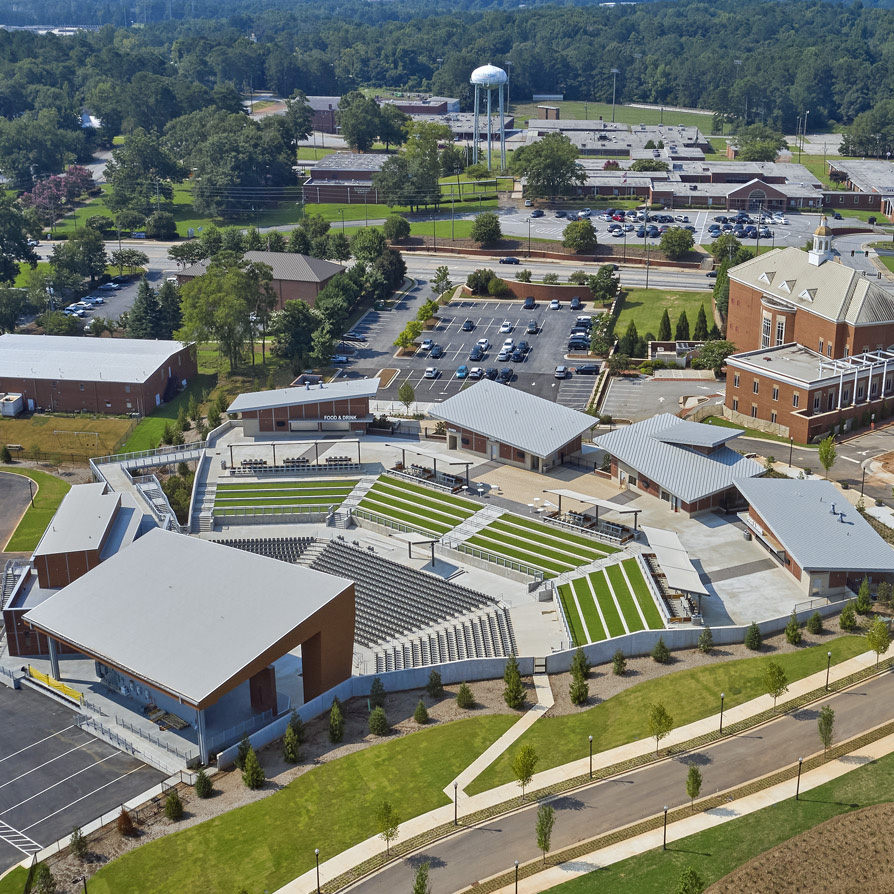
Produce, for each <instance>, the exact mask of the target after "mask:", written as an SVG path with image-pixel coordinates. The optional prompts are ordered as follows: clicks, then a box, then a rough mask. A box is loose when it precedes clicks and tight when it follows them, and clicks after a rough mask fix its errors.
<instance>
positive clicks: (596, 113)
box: [510, 100, 713, 134]
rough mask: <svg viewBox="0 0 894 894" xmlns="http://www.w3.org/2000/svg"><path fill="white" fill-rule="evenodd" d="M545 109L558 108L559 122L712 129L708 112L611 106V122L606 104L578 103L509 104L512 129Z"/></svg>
mask: <svg viewBox="0 0 894 894" xmlns="http://www.w3.org/2000/svg"><path fill="white" fill-rule="evenodd" d="M538 105H548V106H558V107H559V109H560V110H561V116H562V118H563V119H564V118H571V119H576V118H582V119H585V120H586V119H589V120H591V121H592V120H595V119H597V118H602V119H603V120H604V121H612V120H614V121H616V122H620V123H622V124H660V123H662V122H663V123H664V124H673V125H680V124H682V125H683V126H684V127H697V128H698V129H699V130H700V131H701V132H702V133H705V134H706V133H709V132H710V130H711V127H712V123H713V118H712V116H711V113H710V112H707V113H705V114H704V115H698V114H696V113H693V112H672V111H670V110H669V109H665V110H664V112H662V111H661V109H637V108H634V107H633V106H623V105H621V104H620V103H617V104H616V105H615V114H614V118H612V104H611V103H610V102H588V103H585V102H583V101H579V100H573V101H568V102H542V103H533V102H527V103H523V102H519V103H516V102H514V103H512V105H511V107H510V113H511V114H512V115H514V116H515V122H516V125H515V126H516V127H518V126H519V122H520V121H526V120H527V119H528V118H536V117H537V106H538Z"/></svg>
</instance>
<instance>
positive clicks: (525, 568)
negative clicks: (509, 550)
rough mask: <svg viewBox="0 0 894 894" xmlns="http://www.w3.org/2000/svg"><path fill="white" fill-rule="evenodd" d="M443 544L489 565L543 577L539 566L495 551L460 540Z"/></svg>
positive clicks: (538, 578) (536, 577)
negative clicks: (469, 544) (479, 547)
mask: <svg viewBox="0 0 894 894" xmlns="http://www.w3.org/2000/svg"><path fill="white" fill-rule="evenodd" d="M444 546H446V547H447V548H449V549H455V550H456V551H457V552H461V553H466V554H468V555H470V556H474V557H475V558H476V559H481V560H482V561H484V562H490V564H491V565H497V566H498V567H500V568H509V569H510V570H512V571H518V572H520V573H521V574H527V575H528V576H529V577H533V578H534V579H535V580H543V579H544V573H543V570H542V569H540V568H535V567H534V566H533V565H527V564H525V563H524V562H518V561H516V560H515V559H509V558H507V557H506V556H500V555H497V554H496V553H492V552H487V551H486V550H483V549H478V548H477V547H475V546H468V545H467V544H466V543H463V542H461V541H460V542H447V541H445V542H444Z"/></svg>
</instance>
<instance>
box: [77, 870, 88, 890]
mask: <svg viewBox="0 0 894 894" xmlns="http://www.w3.org/2000/svg"><path fill="white" fill-rule="evenodd" d="M75 881H78V882H80V883H81V884H82V885H83V886H84V894H87V876H86V875H82V876H81V877H80V878H77V879H75Z"/></svg>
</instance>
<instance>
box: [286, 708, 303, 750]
mask: <svg viewBox="0 0 894 894" xmlns="http://www.w3.org/2000/svg"><path fill="white" fill-rule="evenodd" d="M289 726H290V727H291V728H292V730H293V731H294V732H295V738H296V739H297V740H298V744H299V745H300V744H301V743H302V742H303V741H304V740H305V739H306V738H307V733H306V731H305V729H304V721H303V720H302V719H301V715H300V714H299V713H298V712H297V711H296V710H295V709H294V708H292V713H291V715H290V717H289Z"/></svg>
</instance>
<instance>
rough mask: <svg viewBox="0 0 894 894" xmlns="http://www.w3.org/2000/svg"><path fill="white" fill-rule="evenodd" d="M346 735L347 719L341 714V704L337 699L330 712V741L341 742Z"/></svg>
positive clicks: (333, 700) (333, 702) (333, 701)
mask: <svg viewBox="0 0 894 894" xmlns="http://www.w3.org/2000/svg"><path fill="white" fill-rule="evenodd" d="M344 734H345V718H344V715H343V714H342V712H341V702H340V701H339V700H338V698H337V697H335V698H333V699H332V707H331V708H330V710H329V741H330V742H341V740H342V738H343V737H344Z"/></svg>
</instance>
